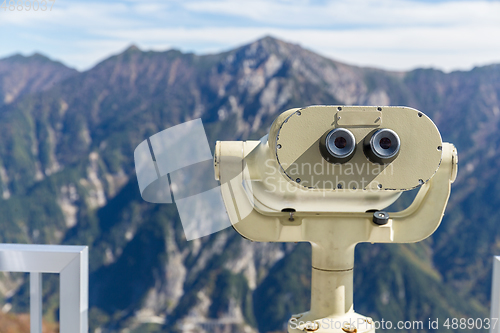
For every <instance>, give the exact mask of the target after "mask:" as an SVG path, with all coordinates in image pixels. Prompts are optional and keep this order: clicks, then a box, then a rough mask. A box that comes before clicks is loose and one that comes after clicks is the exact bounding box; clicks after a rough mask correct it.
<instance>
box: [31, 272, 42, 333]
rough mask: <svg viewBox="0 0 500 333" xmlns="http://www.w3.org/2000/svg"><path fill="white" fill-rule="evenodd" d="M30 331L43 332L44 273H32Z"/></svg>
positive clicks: (33, 332)
mask: <svg viewBox="0 0 500 333" xmlns="http://www.w3.org/2000/svg"><path fill="white" fill-rule="evenodd" d="M30 332H31V333H42V273H34V272H33V273H30Z"/></svg>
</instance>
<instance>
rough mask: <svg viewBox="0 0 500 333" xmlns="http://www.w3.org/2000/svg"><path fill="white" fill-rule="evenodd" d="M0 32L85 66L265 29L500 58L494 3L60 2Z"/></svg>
mask: <svg viewBox="0 0 500 333" xmlns="http://www.w3.org/2000/svg"><path fill="white" fill-rule="evenodd" d="M2 1H3V0H0V3H1V2H2ZM39 1H40V0H39ZM7 2H8V1H7ZM23 2H24V3H26V0H23ZM31 2H33V0H31ZM51 5H52V2H48V3H47V7H50V6H51ZM0 31H2V33H1V37H0V58H3V57H6V56H8V55H11V54H14V53H22V54H25V55H28V54H32V53H34V52H40V53H42V54H45V55H47V56H49V57H51V58H53V59H57V60H60V61H62V62H64V63H65V64H67V65H69V66H72V67H75V68H77V69H79V70H85V69H88V68H90V67H92V66H93V65H95V64H96V63H97V62H99V61H101V60H103V59H105V58H106V57H108V56H110V55H112V54H116V53H119V52H121V51H122V50H123V49H124V48H126V47H127V46H129V45H130V44H136V45H137V46H139V47H140V48H141V49H144V50H150V49H152V50H166V49H169V48H176V49H180V50H182V51H190V52H195V53H198V54H205V53H213V52H219V51H224V50H228V49H231V48H234V47H236V46H239V45H242V44H246V43H248V42H251V41H253V40H256V39H258V38H260V37H263V36H265V35H273V36H275V37H277V38H280V39H283V40H285V41H289V42H293V43H298V44H300V45H302V46H303V47H306V48H308V49H310V50H313V51H315V52H318V53H320V54H322V55H325V56H327V57H330V58H333V59H336V60H339V61H342V62H346V63H349V64H354V65H361V66H372V67H379V68H384V69H393V70H408V69H412V68H416V67H434V68H439V69H442V70H445V71H450V70H455V69H462V70H467V69H470V68H472V67H474V66H478V65H485V64H491V63H500V1H491V0H490V1H488V0H479V1H471V0H451V1H430V0H425V1H423V0H420V1H417V0H412V1H410V0H297V1H291V0H254V1H251V0H247V1H235V0H168V1H159V0H112V1H93V0H87V1H81V0H55V2H54V3H53V6H52V11H49V10H46V11H44V12H42V11H41V10H40V9H39V10H38V11H33V9H32V10H30V11H29V12H28V11H26V8H24V10H21V11H18V10H14V11H11V10H9V8H7V9H6V10H4V9H3V8H0Z"/></svg>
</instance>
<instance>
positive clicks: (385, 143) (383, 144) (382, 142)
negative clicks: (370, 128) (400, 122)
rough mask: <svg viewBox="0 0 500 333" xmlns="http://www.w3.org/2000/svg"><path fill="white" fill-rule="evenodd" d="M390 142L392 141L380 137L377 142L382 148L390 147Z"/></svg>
mask: <svg viewBox="0 0 500 333" xmlns="http://www.w3.org/2000/svg"><path fill="white" fill-rule="evenodd" d="M391 143H392V142H391V139H389V138H382V139H380V142H379V144H380V147H382V149H389V148H391Z"/></svg>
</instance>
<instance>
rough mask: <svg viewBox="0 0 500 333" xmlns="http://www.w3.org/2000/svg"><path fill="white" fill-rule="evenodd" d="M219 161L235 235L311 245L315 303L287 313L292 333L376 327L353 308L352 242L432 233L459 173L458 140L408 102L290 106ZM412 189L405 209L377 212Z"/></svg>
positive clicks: (220, 153)
mask: <svg viewBox="0 0 500 333" xmlns="http://www.w3.org/2000/svg"><path fill="white" fill-rule="evenodd" d="M214 163H215V176H216V178H217V179H218V180H220V182H221V191H222V197H223V200H224V204H225V206H226V210H227V213H228V215H229V218H230V220H231V223H232V225H233V227H234V229H235V230H236V231H237V232H238V233H240V234H241V235H242V236H243V237H245V238H248V239H250V240H253V241H261V242H310V243H311V245H312V253H313V258H312V266H313V267H312V268H313V269H312V290H311V309H310V311H308V312H305V313H303V314H299V315H296V316H294V317H293V318H292V319H291V321H290V325H289V328H288V330H289V332H302V331H315V332H318V333H322V332H354V329H355V330H356V331H357V332H373V331H374V327H373V325H371V324H370V323H371V320H370V319H369V318H365V317H363V316H361V315H359V314H357V313H355V312H354V308H353V305H352V273H353V267H354V248H355V246H356V244H358V243H360V242H371V243H376V242H377V243H406V242H416V241H420V240H422V239H424V238H426V237H428V236H430V235H431V234H432V233H433V232H434V231H435V230H436V228H437V227H438V226H439V223H440V222H441V219H442V216H443V213H444V210H445V207H446V204H447V202H448V198H449V194H450V185H451V183H452V182H453V181H454V180H455V178H456V174H457V152H456V149H455V147H454V146H453V145H452V144H449V143H443V142H442V140H441V136H440V134H439V131H438V129H437V128H436V126H435V125H434V123H433V122H432V120H431V119H430V118H428V117H427V116H426V115H424V114H423V113H422V112H420V111H418V110H415V109H412V108H406V107H364V106H310V107H306V108H302V109H292V110H288V111H286V112H284V113H282V114H281V115H279V116H278V118H277V119H276V120H275V121H274V123H273V124H272V126H271V128H270V131H269V134H268V135H267V136H264V137H263V138H262V139H261V140H259V141H227V142H217V144H216V148H215V154H214ZM416 187H420V190H419V192H418V194H417V196H416V198H415V199H414V201H413V203H412V204H411V205H410V206H409V207H408V208H407V209H405V210H403V211H401V212H396V213H390V214H388V215H387V213H385V212H380V211H381V210H382V209H384V208H386V207H387V206H389V205H391V204H392V203H393V202H394V201H395V200H397V198H398V197H399V196H400V194H401V193H402V192H403V191H406V190H410V189H413V188H416ZM384 214H385V215H384ZM377 217H380V219H378V218H377Z"/></svg>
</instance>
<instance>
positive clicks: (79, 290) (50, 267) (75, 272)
mask: <svg viewBox="0 0 500 333" xmlns="http://www.w3.org/2000/svg"><path fill="white" fill-rule="evenodd" d="M0 271H9V272H29V273H30V316H31V323H30V325H31V333H41V332H42V273H58V274H59V275H60V279H59V288H60V290H59V294H60V296H59V299H60V304H59V326H60V328H59V331H60V332H61V333H88V304H89V297H88V295H89V292H88V290H89V256H88V247H87V246H66V245H27V244H0Z"/></svg>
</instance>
